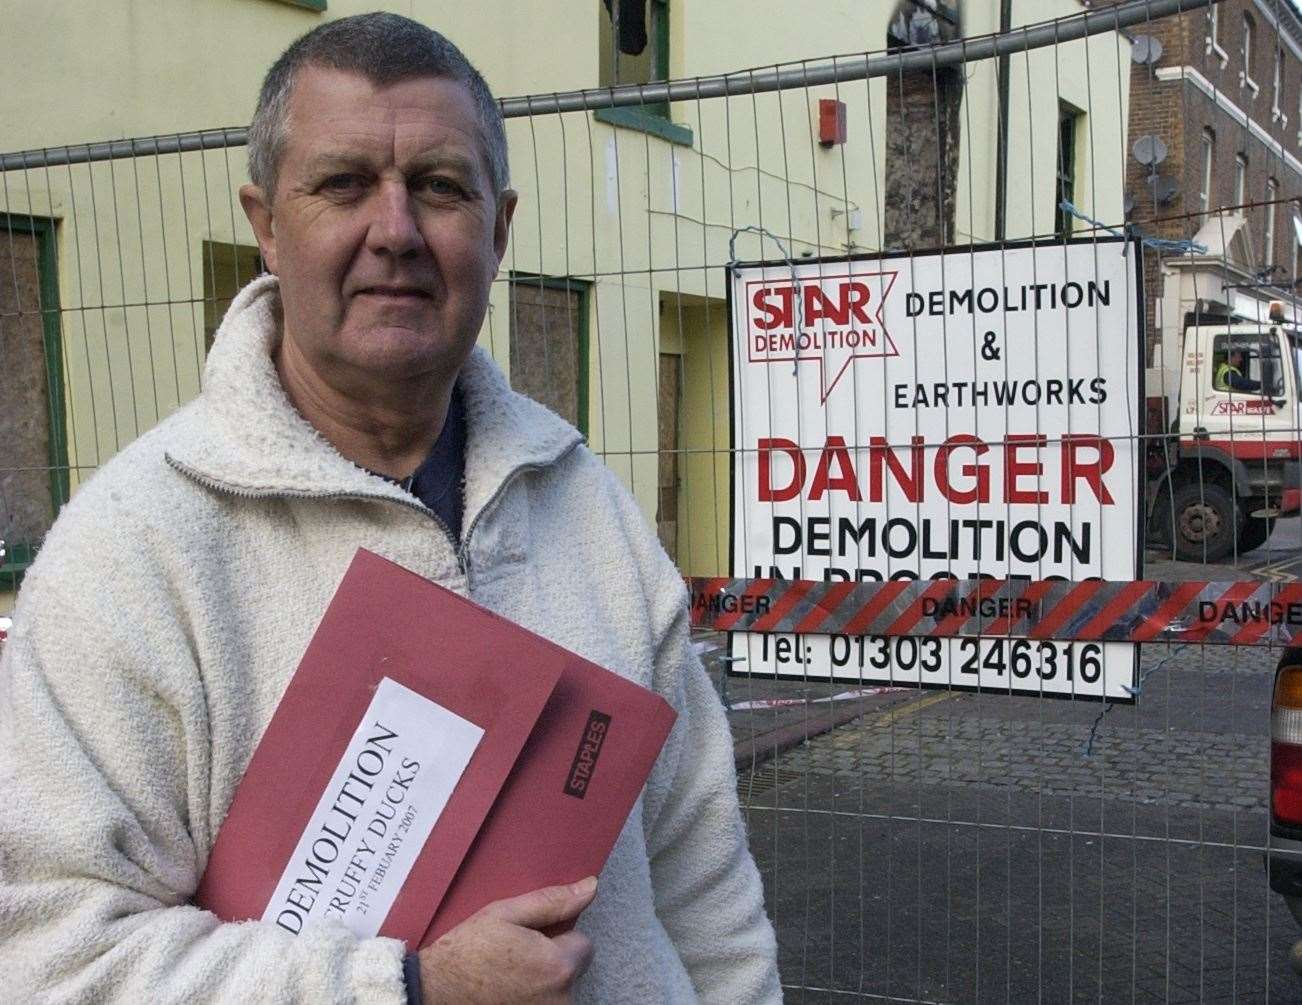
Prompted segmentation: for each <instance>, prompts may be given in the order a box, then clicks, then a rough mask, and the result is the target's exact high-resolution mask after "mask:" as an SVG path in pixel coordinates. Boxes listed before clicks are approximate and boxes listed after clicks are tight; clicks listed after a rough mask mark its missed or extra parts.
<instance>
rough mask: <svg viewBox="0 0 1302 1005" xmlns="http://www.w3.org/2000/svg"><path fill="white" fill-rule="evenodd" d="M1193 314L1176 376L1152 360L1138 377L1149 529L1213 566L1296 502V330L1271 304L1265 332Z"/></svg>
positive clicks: (1210, 314) (1299, 478)
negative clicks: (1144, 396)
mask: <svg viewBox="0 0 1302 1005" xmlns="http://www.w3.org/2000/svg"><path fill="white" fill-rule="evenodd" d="M1200 306H1203V307H1204V309H1203V310H1200V311H1198V312H1195V313H1193V314H1191V315H1189V316H1187V317H1186V318H1185V324H1184V326H1183V333H1182V337H1181V339H1180V355H1179V363H1178V370H1179V372H1178V373H1173V372H1171V371H1172V369H1173V368H1172V367H1171V366H1170V365H1167V366H1166V367H1165V368H1163V366H1162V365H1161V363H1160V358H1159V357H1158V354H1157V353H1154V357H1155V358H1154V364H1155V365H1154V366H1153V367H1150V369H1149V371H1148V385H1147V386H1148V394H1149V399H1148V408H1147V413H1148V429H1147V432H1148V444H1147V448H1146V452H1145V457H1146V463H1147V471H1148V479H1149V487H1150V491H1149V493H1148V499H1149V507H1150V509H1149V514H1148V529H1149V537H1150V541H1152V542H1154V543H1156V544H1158V545H1159V546H1161V547H1164V548H1170V549H1171V550H1172V551H1174V553H1175V557H1176V558H1178V559H1181V560H1183V561H1196V562H1218V561H1221V560H1223V559H1225V558H1227V557H1229V556H1231V555H1239V554H1243V553H1244V552H1248V551H1252V550H1253V549H1254V548H1257V547H1260V546H1261V545H1262V544H1263V543H1264V542H1265V541H1266V539H1267V538H1268V537H1269V536H1270V532H1271V529H1272V528H1273V526H1274V523H1275V520H1276V518H1278V517H1279V516H1281V515H1284V514H1289V513H1294V512H1297V511H1298V509H1299V504H1300V503H1302V464H1300V463H1299V462H1300V461H1302V449H1300V448H1302V441H1300V440H1299V435H1298V430H1299V428H1302V404H1300V398H1299V391H1300V388H1302V378H1300V374H1299V370H1300V367H1302V332H1300V331H1299V330H1298V329H1297V328H1296V327H1292V326H1289V325H1286V324H1285V323H1284V320H1283V314H1282V304H1281V305H1280V307H1279V310H1276V309H1275V305H1274V304H1272V305H1271V313H1270V320H1269V323H1265V324H1263V323H1262V322H1260V321H1255V320H1248V319H1245V318H1242V317H1236V316H1235V315H1233V314H1231V313H1230V312H1229V311H1228V309H1225V308H1224V307H1223V305H1200ZM1207 306H1210V308H1211V309H1206V307H1207ZM1217 306H1221V307H1222V309H1221V310H1220V311H1218V310H1216V307H1217ZM1168 358H1169V357H1168ZM1154 392H1157V393H1154Z"/></svg>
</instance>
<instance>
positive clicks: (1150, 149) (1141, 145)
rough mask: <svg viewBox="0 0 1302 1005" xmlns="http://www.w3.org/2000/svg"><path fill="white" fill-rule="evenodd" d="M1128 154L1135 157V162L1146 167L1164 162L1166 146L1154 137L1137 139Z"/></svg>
mask: <svg viewBox="0 0 1302 1005" xmlns="http://www.w3.org/2000/svg"><path fill="white" fill-rule="evenodd" d="M1130 152H1131V153H1132V154H1134V155H1135V160H1137V161H1139V163H1140V164H1144V165H1146V166H1148V167H1152V166H1154V165H1156V164H1161V163H1162V161H1164V160H1166V144H1165V143H1163V142H1162V141H1161V140H1160V139H1158V137H1156V136H1141V137H1139V139H1137V140H1135V145H1134V146H1133V147H1131V148H1130Z"/></svg>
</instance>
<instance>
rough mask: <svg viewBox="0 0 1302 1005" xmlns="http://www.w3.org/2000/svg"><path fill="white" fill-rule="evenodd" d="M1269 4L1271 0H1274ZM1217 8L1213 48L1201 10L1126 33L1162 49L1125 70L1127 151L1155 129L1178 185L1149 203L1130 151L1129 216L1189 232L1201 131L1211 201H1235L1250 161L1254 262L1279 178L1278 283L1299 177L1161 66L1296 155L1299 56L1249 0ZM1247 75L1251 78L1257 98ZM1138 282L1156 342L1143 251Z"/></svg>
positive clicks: (1151, 266) (1153, 278)
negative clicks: (1188, 72)
mask: <svg viewBox="0 0 1302 1005" xmlns="http://www.w3.org/2000/svg"><path fill="white" fill-rule="evenodd" d="M1272 6H1273V5H1272ZM1216 9H1217V19H1216V20H1217V30H1216V42H1217V47H1216V48H1213V46H1212V44H1211V42H1210V41H1209V38H1210V31H1209V28H1210V20H1209V16H1208V14H1207V13H1206V12H1204V11H1198V12H1191V13H1188V14H1181V15H1177V16H1174V17H1168V18H1163V19H1161V20H1159V21H1153V22H1151V23H1149V24H1147V25H1142V26H1137V27H1136V28H1134V29H1132V34H1134V35H1141V34H1142V35H1149V36H1152V37H1154V38H1156V39H1158V40H1159V41H1160V42H1161V43H1162V47H1163V53H1162V56H1161V58H1160V59H1159V60H1158V62H1157V63H1156V65H1153V66H1141V65H1133V66H1132V68H1131V75H1130V123H1129V126H1130V131H1129V142H1128V147H1129V148H1133V145H1134V142H1135V140H1136V139H1138V138H1139V137H1140V136H1144V135H1153V136H1157V137H1159V138H1160V139H1161V140H1162V141H1163V142H1165V143H1166V145H1167V148H1168V150H1169V154H1168V156H1167V159H1166V160H1165V161H1164V162H1163V163H1162V164H1161V165H1160V167H1159V168H1158V171H1159V173H1160V174H1161V175H1163V176H1165V177H1168V178H1171V179H1173V180H1174V181H1175V182H1176V185H1177V189H1176V193H1175V195H1174V197H1173V198H1172V199H1171V200H1170V201H1169V202H1166V203H1165V204H1162V203H1159V202H1157V201H1155V199H1154V191H1153V186H1152V185H1151V184H1150V183H1149V181H1148V179H1147V175H1148V169H1147V168H1145V167H1143V166H1141V165H1140V164H1139V163H1138V162H1136V161H1135V160H1134V158H1133V156H1132V155H1131V154H1130V151H1129V149H1128V151H1127V163H1126V191H1127V193H1128V194H1129V195H1130V196H1131V197H1132V198H1133V199H1134V210H1133V211H1132V214H1131V219H1132V220H1133V221H1134V222H1135V223H1137V224H1138V225H1139V226H1140V228H1141V229H1142V230H1143V231H1144V232H1145V233H1146V234H1152V235H1155V236H1159V237H1165V238H1173V239H1180V238H1189V237H1192V236H1193V234H1194V233H1195V232H1196V231H1197V230H1198V228H1199V226H1201V224H1202V222H1203V216H1202V203H1201V200H1200V193H1201V190H1202V185H1203V136H1204V134H1205V133H1206V131H1207V130H1210V131H1211V132H1210V135H1211V136H1212V138H1213V146H1212V170H1211V189H1210V192H1209V198H1208V207H1209V209H1210V210H1212V211H1215V210H1217V209H1219V208H1224V207H1230V206H1234V205H1236V204H1237V203H1238V200H1237V199H1236V198H1235V194H1236V193H1235V174H1236V162H1235V158H1236V155H1240V154H1241V155H1243V156H1245V157H1246V158H1247V171H1246V175H1245V181H1244V198H1243V202H1244V203H1245V204H1257V205H1250V207H1249V208H1248V209H1247V210H1246V212H1247V215H1248V221H1249V229H1250V231H1251V236H1252V246H1253V249H1254V253H1255V255H1256V258H1257V263H1256V264H1257V265H1258V267H1260V266H1261V265H1263V264H1264V263H1265V261H1266V260H1267V257H1266V255H1265V253H1264V250H1265V249H1264V248H1263V238H1264V234H1265V226H1266V213H1267V210H1266V208H1265V207H1264V206H1262V205H1260V203H1261V202H1263V201H1264V200H1265V198H1266V191H1267V179H1270V178H1273V179H1274V180H1275V181H1276V182H1277V183H1278V189H1277V198H1278V199H1280V200H1285V201H1284V202H1283V203H1281V204H1278V205H1276V207H1275V240H1274V247H1273V258H1272V260H1273V261H1274V262H1275V263H1276V264H1278V265H1280V266H1281V269H1280V270H1279V271H1276V272H1275V273H1274V274H1273V275H1272V277H1271V279H1272V282H1274V283H1276V284H1279V285H1281V286H1290V285H1292V284H1293V282H1294V280H1296V278H1297V277H1296V276H1295V275H1293V274H1292V263H1293V255H1292V244H1291V242H1292V241H1293V240H1294V236H1293V227H1292V214H1293V212H1294V207H1295V206H1296V202H1295V200H1299V199H1302V175H1299V173H1298V172H1297V171H1296V170H1295V169H1294V168H1293V167H1291V166H1290V165H1289V164H1288V163H1286V162H1284V161H1283V160H1282V159H1281V157H1280V156H1279V155H1278V154H1277V153H1275V152H1273V151H1272V150H1270V149H1269V148H1268V147H1267V146H1266V145H1265V144H1264V143H1262V142H1261V140H1260V139H1259V138H1258V137H1256V136H1254V135H1253V133H1252V131H1251V130H1249V129H1248V128H1247V127H1246V126H1244V125H1243V124H1241V123H1240V122H1238V121H1237V120H1236V119H1235V118H1234V117H1233V116H1232V115H1231V114H1230V113H1229V112H1228V111H1227V110H1225V109H1223V108H1221V107H1218V106H1217V104H1216V102H1215V101H1214V100H1213V99H1212V97H1210V96H1208V95H1207V94H1206V93H1204V91H1203V90H1201V89H1200V88H1198V87H1197V86H1195V85H1194V84H1193V83H1192V82H1190V81H1188V80H1178V79H1177V80H1170V81H1162V80H1159V79H1158V73H1157V71H1159V70H1165V71H1168V72H1169V71H1171V70H1174V69H1176V68H1178V67H1181V66H1187V67H1192V68H1194V69H1195V70H1197V71H1198V72H1199V73H1200V74H1202V76H1203V77H1204V78H1206V79H1207V81H1209V82H1210V83H1211V85H1212V86H1213V87H1214V88H1215V89H1216V91H1217V92H1219V93H1220V94H1221V95H1222V96H1223V98H1225V99H1228V100H1229V101H1230V102H1232V103H1233V104H1234V105H1236V106H1237V107H1238V108H1240V109H1242V110H1243V111H1245V112H1246V113H1247V115H1248V116H1249V117H1250V118H1251V119H1252V120H1253V121H1254V122H1255V123H1257V124H1258V125H1259V126H1260V127H1261V128H1262V129H1264V130H1265V131H1267V132H1268V133H1269V135H1270V136H1272V137H1273V138H1274V139H1276V140H1277V141H1279V142H1280V143H1281V144H1283V147H1284V150H1285V151H1287V152H1288V153H1289V154H1291V155H1292V156H1293V157H1294V158H1298V157H1302V143H1299V135H1300V133H1299V128H1300V126H1302V123H1299V121H1298V118H1299V109H1298V94H1299V89H1300V88H1302V61H1299V59H1298V58H1297V56H1296V55H1294V53H1293V51H1292V49H1291V48H1290V47H1289V46H1288V45H1287V44H1281V42H1280V39H1279V37H1278V35H1277V32H1276V29H1275V27H1274V26H1273V25H1272V24H1271V23H1270V22H1269V21H1268V20H1267V19H1266V18H1265V17H1264V15H1263V12H1262V11H1261V9H1260V8H1259V7H1258V6H1257V5H1256V4H1255V3H1254V2H1253V0H1221V2H1220V3H1218V4H1217V5H1216ZM1245 14H1246V15H1247V16H1248V17H1250V18H1251V19H1252V23H1253V26H1254V30H1253V44H1252V50H1251V56H1252V60H1251V63H1252V65H1251V67H1250V68H1249V73H1248V74H1247V77H1246V79H1245V78H1243V77H1242V76H1241V75H1242V71H1243V69H1244V58H1243V36H1244V16H1245ZM1280 15H1281V17H1282V18H1283V19H1284V21H1285V22H1286V23H1285V24H1284V30H1285V31H1286V32H1291V33H1292V35H1293V37H1294V38H1296V39H1299V40H1302V19H1299V18H1298V16H1297V15H1296V14H1295V13H1293V12H1292V11H1291V9H1289V8H1288V5H1287V4H1281V5H1280ZM1277 49H1278V50H1280V51H1282V53H1283V60H1282V66H1281V71H1282V77H1281V86H1280V91H1279V94H1280V98H1279V101H1280V105H1281V108H1280V111H1281V112H1282V113H1283V114H1282V117H1281V116H1274V117H1272V106H1273V103H1274V102H1273V99H1274V96H1275V95H1274V53H1275V51H1276V50H1277ZM1248 80H1251V81H1253V82H1255V83H1256V85H1257V90H1256V92H1255V94H1254V91H1253V89H1252V87H1251V86H1250V85H1249V83H1248ZM1144 281H1145V286H1146V289H1147V292H1148V321H1149V335H1150V343H1151V341H1152V340H1153V338H1154V335H1155V332H1154V329H1153V320H1154V317H1153V305H1154V303H1155V301H1156V299H1157V297H1158V296H1160V294H1161V286H1160V271H1159V261H1158V256H1157V255H1156V254H1153V253H1148V254H1146V255H1145V270H1144Z"/></svg>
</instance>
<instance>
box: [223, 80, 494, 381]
mask: <svg viewBox="0 0 1302 1005" xmlns="http://www.w3.org/2000/svg"><path fill="white" fill-rule="evenodd" d="M240 197H241V201H242V202H243V204H244V208H245V212H246V213H248V216H249V219H250V222H251V223H252V224H253V227H254V230H255V232H256V233H257V236H258V243H259V245H260V247H261V250H262V255H263V258H264V260H265V261H266V263H267V266H268V268H269V269H270V270H271V271H272V272H274V273H275V274H276V275H277V276H279V278H280V291H281V302H282V304H283V307H284V312H285V338H286V339H287V340H290V341H292V343H293V346H294V348H295V349H296V350H297V351H298V352H299V353H300V354H301V355H302V356H303V358H304V359H305V361H306V362H307V363H308V364H309V365H310V366H311V367H312V369H313V370H314V371H315V372H316V373H317V374H318V376H322V377H326V378H327V379H329V378H330V377H331V376H333V377H335V378H336V379H337V380H339V381H342V382H345V383H349V382H351V383H357V382H362V383H364V382H366V381H367V380H371V379H374V378H381V379H387V380H401V379H408V380H409V379H413V378H415V379H419V378H420V377H422V376H425V375H431V376H437V377H443V378H448V377H450V376H452V375H453V374H455V373H456V372H457V370H459V369H460V367H461V364H462V363H463V362H464V361H465V359H466V356H467V355H468V354H469V352H470V350H471V348H472V347H473V345H474V342H475V337H476V335H477V334H478V332H479V328H480V325H481V323H482V321H483V318H484V311H485V309H486V307H487V304H488V290H489V286H490V284H491V283H492V280H493V278H494V276H495V275H496V274H497V268H498V265H499V263H500V262H501V258H502V254H503V252H504V251H505V249H506V240H507V231H508V228H509V227H510V222H511V214H512V212H513V210H514V208H515V195H514V193H511V192H507V193H504V194H502V195H501V196H500V197H499V195H498V193H497V192H496V191H495V188H494V185H493V182H492V176H491V174H490V171H489V167H488V159H487V155H486V153H485V145H484V141H483V138H482V136H481V132H480V128H479V124H478V118H477V116H476V114H475V104H474V100H473V99H472V98H471V96H470V94H469V92H468V91H467V90H466V89H465V87H463V86H462V85H461V84H459V83H457V82H455V81H451V80H445V79H437V78H418V79H413V80H407V81H402V82H400V83H397V84H392V85H389V86H385V87H377V86H376V85H374V84H372V83H371V82H370V81H368V80H366V79H365V78H364V77H361V76H357V75H354V74H351V73H344V72H341V71H337V70H329V69H322V68H318V67H311V66H309V67H306V68H304V69H303V71H302V72H300V73H299V74H298V75H297V77H296V80H295V83H294V88H293V91H292V93H291V97H290V105H289V121H288V132H287V136H286V140H285V143H284V147H283V150H282V152H281V159H280V169H279V174H278V176H277V183H276V191H275V193H274V194H273V195H271V196H270V197H268V194H266V193H263V192H262V191H261V190H260V189H258V188H256V187H254V186H245V188H244V189H242V190H241V193H240Z"/></svg>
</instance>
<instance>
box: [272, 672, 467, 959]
mask: <svg viewBox="0 0 1302 1005" xmlns="http://www.w3.org/2000/svg"><path fill="white" fill-rule="evenodd" d="M483 735H484V731H483V730H482V729H481V728H480V727H479V726H476V725H475V724H474V723H473V722H470V721H469V720H467V719H463V718H461V716H459V715H456V714H455V713H453V712H449V711H448V710H447V709H446V708H444V707H443V706H442V705H440V704H438V703H437V702H433V701H430V700H429V699H428V698H425V697H422V696H421V695H419V694H417V693H416V692H415V691H413V690H411V689H410V688H406V687H403V686H402V685H401V684H399V683H397V682H396V681H393V680H390V679H389V678H388V677H384V678H381V680H380V685H379V687H378V688H376V691H375V697H374V698H373V699H371V704H370V707H369V708H367V710H366V714H365V715H363V716H362V719H361V722H360V723H359V724H358V726H357V731H356V732H355V733H353V737H352V739H351V740H349V741H348V748H347V749H346V750H345V751H344V756H343V759H342V760H341V761H340V762H339V764H338V765H337V766H336V767H335V770H334V773H333V774H332V775H331V776H330V782H329V784H328V785H326V787H325V790H324V791H323V792H322V793H321V799H320V801H319V802H318V803H317V804H316V809H315V810H314V811H313V812H312V817H311V819H310V820H309V821H308V823H307V827H306V828H304V830H303V833H302V835H301V836H300V837H299V839H298V845H297V847H295V849H294V854H293V855H292V856H290V859H289V863H288V865H287V866H286V867H285V871H284V873H283V874H282V875H281V877H280V882H279V883H278V884H277V885H276V892H275V893H274V894H272V896H271V900H270V901H269V902H268V903H267V909H266V910H265V911H263V912H262V920H263V921H270V922H274V923H275V924H277V925H279V926H280V927H281V928H284V929H286V930H287V931H290V932H293V933H294V934H295V935H297V934H298V933H299V932H301V931H302V930H303V929H304V928H305V927H306V926H308V925H311V924H315V923H319V922H321V921H323V920H326V919H330V918H333V919H335V920H337V921H342V922H343V923H344V924H345V925H346V926H347V927H348V928H349V929H350V930H351V931H352V932H353V933H354V934H356V935H358V936H360V937H368V936H373V935H376V934H378V933H379V930H380V926H381V925H382V924H383V923H384V919H385V917H386V916H387V915H388V913H389V908H391V907H392V906H393V902H394V900H395V899H397V896H398V892H399V891H400V890H401V889H402V885H403V883H405V882H406V881H407V874H408V873H409V872H411V867H412V865H413V864H414V863H415V861H416V856H417V855H419V854H420V850H421V848H423V847H424V846H425V840H426V839H427V838H428V837H429V835H430V831H432V830H433V829H434V825H435V824H436V823H438V819H439V816H440V815H442V813H443V808H444V807H445V806H446V805H447V802H448V799H449V797H451V795H452V790H453V789H454V788H455V787H456V784H457V782H458V781H459V780H460V778H461V775H462V772H464V771H465V770H466V765H467V764H469V763H470V758H471V755H472V754H474V752H475V748H476V747H477V746H479V740H480V738H481V737H482V736H483Z"/></svg>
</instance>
